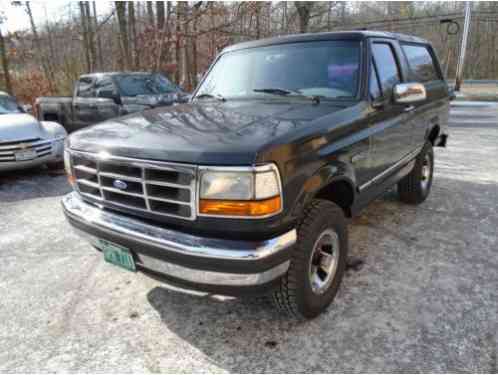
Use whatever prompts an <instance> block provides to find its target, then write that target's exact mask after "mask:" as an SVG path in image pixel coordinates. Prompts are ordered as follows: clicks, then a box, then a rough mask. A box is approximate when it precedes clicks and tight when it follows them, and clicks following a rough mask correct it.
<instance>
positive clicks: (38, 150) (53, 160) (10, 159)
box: [0, 92, 67, 172]
mask: <svg viewBox="0 0 498 375" xmlns="http://www.w3.org/2000/svg"><path fill="white" fill-rule="evenodd" d="M66 136H67V133H66V131H65V130H64V128H63V127H62V126H61V125H60V124H57V123H55V122H52V121H38V120H37V119H36V118H34V117H33V116H31V115H30V114H28V113H26V112H25V111H24V109H23V107H21V106H20V105H19V104H18V103H17V101H16V99H15V98H13V97H12V96H10V95H9V94H7V93H5V92H0V172H3V171H9V170H12V169H23V168H31V167H36V166H38V165H42V164H47V165H48V167H49V168H51V169H59V168H62V167H63V148H64V140H65V139H66Z"/></svg>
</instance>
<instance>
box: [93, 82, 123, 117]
mask: <svg viewBox="0 0 498 375" xmlns="http://www.w3.org/2000/svg"><path fill="white" fill-rule="evenodd" d="M95 91H96V93H97V101H96V103H97V112H98V120H99V121H104V120H108V119H111V118H114V117H118V116H119V115H120V106H119V104H118V103H117V102H116V100H118V98H119V93H118V89H117V87H116V85H115V84H114V82H113V80H112V79H111V78H110V77H102V78H100V79H98V80H97V83H96V84H95ZM109 97H113V98H112V99H111V98H109Z"/></svg>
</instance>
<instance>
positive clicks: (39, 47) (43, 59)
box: [24, 1, 55, 92]
mask: <svg viewBox="0 0 498 375" xmlns="http://www.w3.org/2000/svg"><path fill="white" fill-rule="evenodd" d="M24 7H25V8H24V10H25V11H26V14H27V15H28V17H29V23H30V25H31V33H32V34H33V37H34V41H35V48H36V51H37V52H38V54H39V55H40V59H41V63H42V68H43V71H44V73H45V76H46V77H47V79H48V86H49V90H50V92H54V91H55V90H54V87H55V86H54V85H55V79H54V74H53V72H52V69H51V67H50V63H49V62H48V61H47V55H46V53H45V51H44V49H43V48H42V42H41V40H40V36H39V35H38V30H37V29H36V24H35V20H34V18H33V12H32V11H31V6H30V4H29V1H25V2H24Z"/></svg>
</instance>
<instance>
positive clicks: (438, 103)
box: [401, 43, 449, 147]
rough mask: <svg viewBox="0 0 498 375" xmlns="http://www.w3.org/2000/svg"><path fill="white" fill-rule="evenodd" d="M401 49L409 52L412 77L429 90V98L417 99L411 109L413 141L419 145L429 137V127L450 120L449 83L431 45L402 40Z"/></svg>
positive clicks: (406, 52)
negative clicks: (403, 41) (420, 100)
mask: <svg viewBox="0 0 498 375" xmlns="http://www.w3.org/2000/svg"><path fill="white" fill-rule="evenodd" d="M401 49H402V50H403V52H404V54H405V56H406V60H407V65H408V67H409V74H410V77H409V79H410V81H412V82H418V83H422V84H423V85H424V86H425V90H426V92H427V98H426V100H425V101H422V102H419V103H415V104H414V105H413V107H414V110H413V111H412V119H411V123H412V126H413V129H412V137H413V142H414V143H415V146H418V147H420V146H421V145H423V144H424V142H425V141H426V139H427V136H428V134H427V132H428V131H429V130H430V129H432V128H433V127H434V126H436V125H438V124H446V123H447V121H448V118H447V117H448V109H447V108H448V107H449V97H448V85H447V84H446V82H445V81H444V78H443V74H442V72H441V68H440V66H439V64H438V62H437V59H436V55H435V54H434V51H433V50H432V48H431V47H430V46H429V45H426V44H418V43H402V44H401ZM441 116H444V118H441Z"/></svg>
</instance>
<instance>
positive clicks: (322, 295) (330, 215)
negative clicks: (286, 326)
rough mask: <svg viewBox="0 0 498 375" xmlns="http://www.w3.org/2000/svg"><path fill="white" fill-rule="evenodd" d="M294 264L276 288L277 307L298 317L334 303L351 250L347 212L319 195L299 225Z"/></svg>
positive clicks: (305, 317)
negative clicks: (349, 248)
mask: <svg viewBox="0 0 498 375" xmlns="http://www.w3.org/2000/svg"><path fill="white" fill-rule="evenodd" d="M297 237H298V239H297V243H296V245H295V246H294V249H293V253H292V257H291V264H290V267H289V270H288V271H287V273H286V274H285V275H284V276H283V277H282V279H281V282H280V286H279V287H277V289H276V290H274V292H273V294H272V299H273V302H274V304H275V305H276V306H277V308H278V309H279V310H281V311H283V312H285V313H287V314H289V315H291V316H294V317H296V318H298V319H311V318H314V317H316V316H317V315H319V314H320V313H322V312H323V311H325V309H326V308H327V307H328V306H329V305H330V304H331V303H332V301H333V300H334V297H335V295H336V294H337V291H338V289H339V286H340V284H341V281H342V278H343V275H344V270H345V267H346V258H347V250H348V233H347V226H346V220H345V218H344V212H343V211H342V209H341V208H340V207H339V206H337V205H336V204H334V203H332V202H329V201H326V200H321V199H316V200H313V201H312V202H311V203H310V204H309V205H308V207H307V208H306V209H305V212H304V215H303V218H302V220H301V222H300V224H299V225H298V228H297Z"/></svg>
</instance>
